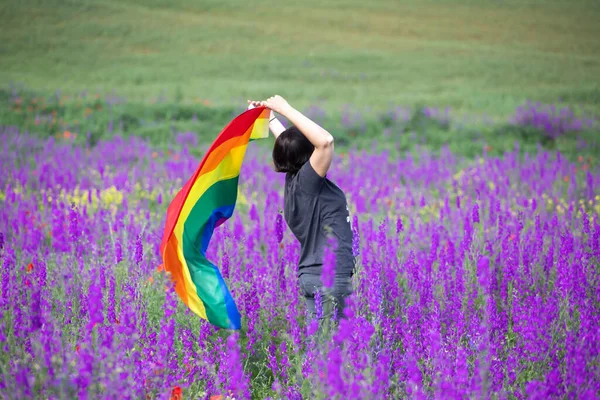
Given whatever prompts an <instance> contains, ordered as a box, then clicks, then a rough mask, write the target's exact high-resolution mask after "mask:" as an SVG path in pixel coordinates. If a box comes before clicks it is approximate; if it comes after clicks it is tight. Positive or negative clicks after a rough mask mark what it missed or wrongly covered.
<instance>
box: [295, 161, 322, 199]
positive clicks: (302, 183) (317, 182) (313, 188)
mask: <svg viewBox="0 0 600 400" xmlns="http://www.w3.org/2000/svg"><path fill="white" fill-rule="evenodd" d="M323 182H325V178H324V177H322V176H321V175H319V174H317V172H316V171H315V170H314V168H313V167H312V165H310V161H307V162H306V163H304V165H303V166H302V167H301V168H300V171H298V185H299V188H300V190H302V191H304V192H306V193H309V194H319V192H320V191H321V187H322V186H323Z"/></svg>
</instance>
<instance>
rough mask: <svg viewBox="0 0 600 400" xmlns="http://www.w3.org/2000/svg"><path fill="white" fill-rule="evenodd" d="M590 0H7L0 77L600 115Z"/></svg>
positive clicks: (147, 91)
mask: <svg viewBox="0 0 600 400" xmlns="http://www.w3.org/2000/svg"><path fill="white" fill-rule="evenodd" d="M598 21H600V3H598V2H597V1H596V0H572V1H558V0H544V1H542V0H538V1H534V0H524V1H516V0H494V1H491V0H489V1H488V0H480V1H475V0H438V1H433V0H402V1H399V0H377V1H372V2H365V1H359V0H330V1H316V0H306V1H302V2H291V1H274V0H264V1H261V2H251V1H241V0H233V1H231V0H202V1H191V0H171V1H169V2H164V1H158V0H104V1H89V0H88V1H86V0H79V1H75V0H32V1H28V2H20V1H16V0H4V1H3V2H2V4H1V5H0V26H2V28H1V29H0V85H5V84H8V83H9V82H20V83H23V84H25V85H27V86H29V87H34V88H39V89H42V90H55V89H57V88H60V89H61V90H62V91H63V92H65V93H76V92H79V91H81V90H84V89H88V90H90V91H96V90H98V89H100V90H103V91H105V92H109V91H112V90H113V89H114V90H116V91H117V92H118V93H119V94H121V95H126V96H128V98H129V99H130V100H133V101H135V102H138V103H142V104H144V103H148V102H150V101H151V99H152V98H156V97H157V96H158V95H159V94H160V93H161V92H163V93H165V94H166V95H167V96H169V97H171V98H174V97H180V98H182V99H183V101H184V102H189V103H191V102H193V101H194V100H196V99H198V98H200V99H209V100H211V101H212V102H213V104H215V105H217V106H225V105H227V106H231V105H232V104H235V103H236V102H237V103H241V102H243V101H245V100H246V98H262V97H265V96H267V95H271V94H274V93H279V94H281V95H284V96H285V97H287V98H288V99H289V100H290V102H291V103H292V104H296V105H298V106H301V107H303V106H306V105H307V104H309V103H312V102H314V101H315V100H323V101H325V103H324V104H325V108H326V109H327V110H337V109H339V107H340V106H341V105H343V104H346V103H349V104H353V105H358V106H364V107H371V108H373V109H375V110H381V109H384V108H385V107H387V106H389V105H390V104H406V105H411V104H416V103H421V104H427V105H431V106H435V105H438V106H450V107H452V108H453V109H455V110H456V111H457V112H468V113H472V112H486V113H488V114H491V115H494V116H505V115H507V114H509V113H511V112H512V111H513V110H514V108H515V107H516V106H517V105H518V104H520V103H522V102H523V101H524V100H525V99H534V100H539V101H542V102H555V101H556V100H557V99H558V98H563V99H564V101H565V102H566V103H568V104H571V105H577V106H578V107H580V108H582V109H587V110H591V111H594V112H597V111H600V83H599V80H598V77H599V76H600V40H598V38H599V37H600V24H599V23H598Z"/></svg>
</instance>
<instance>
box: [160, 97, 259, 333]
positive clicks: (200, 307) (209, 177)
mask: <svg viewBox="0 0 600 400" xmlns="http://www.w3.org/2000/svg"><path fill="white" fill-rule="evenodd" d="M269 112H270V111H269V110H268V109H266V108H265V107H257V108H253V109H251V110H247V111H245V112H244V113H242V114H240V115H239V116H237V117H236V118H234V119H233V120H232V121H231V122H230V123H229V124H228V125H227V126H226V127H225V129H223V131H222V132H221V133H220V134H219V135H218V136H217V138H216V139H215V141H214V142H213V144H212V145H211V147H210V148H209V150H208V151H207V152H206V154H205V155H204V158H203V159H202V161H201V162H200V165H199V166H198V168H197V169H196V172H195V173H194V174H193V176H192V177H191V178H190V179H189V180H188V181H187V182H186V184H185V185H184V186H183V188H182V189H181V190H180V191H179V192H178V193H177V195H176V196H175V198H174V199H173V201H172V202H171V204H170V205H169V207H168V209H167V218H166V223H165V231H164V234H163V239H162V242H161V245H160V252H161V255H162V259H163V265H164V269H165V271H168V272H170V274H171V277H172V279H173V281H174V282H175V291H176V292H177V294H178V295H179V297H180V298H181V300H182V301H183V302H184V303H185V304H186V305H187V306H188V307H189V308H190V309H191V310H192V311H193V312H194V313H196V314H197V315H199V316H200V317H201V318H204V319H206V320H208V321H209V322H210V323H211V324H213V325H216V326H219V327H221V328H228V329H239V328H240V325H241V322H240V313H239V311H238V309H237V306H236V304H235V301H234V300H233V298H232V297H231V293H230V292H229V288H228V287H227V284H226V283H225V281H224V280H223V277H222V276H221V272H220V271H219V268H218V267H217V266H216V265H215V264H213V263H212V262H211V261H209V260H208V259H207V258H206V250H207V249H208V246H209V243H210V239H211V237H212V234H213V231H214V229H215V228H216V227H217V226H219V225H221V224H222V223H223V222H225V221H226V220H227V219H228V218H230V217H231V216H232V214H233V210H234V208H235V203H236V200H237V194H238V179H239V175H240V170H241V167H242V163H243V161H244V155H245V153H246V148H247V147H248V143H249V141H250V140H255V139H260V138H265V137H267V136H268V133H269V119H268V118H269Z"/></svg>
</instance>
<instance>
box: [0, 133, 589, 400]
mask: <svg viewBox="0 0 600 400" xmlns="http://www.w3.org/2000/svg"><path fill="white" fill-rule="evenodd" d="M193 139H194V138H190V137H180V138H179V141H177V139H175V138H174V140H173V143H183V144H176V145H174V147H172V148H171V149H170V150H168V151H167V150H164V149H155V148H152V147H151V146H150V145H149V144H148V143H147V142H144V141H142V140H141V139H139V138H127V139H125V138H120V137H114V138H112V139H110V140H105V141H100V142H99V143H98V144H97V146H95V147H94V148H89V149H88V148H83V147H80V146H76V145H74V144H73V143H72V139H69V138H66V139H65V138H61V139H57V138H54V137H52V138H49V139H45V140H42V139H39V138H36V137H33V136H29V135H27V134H22V133H20V132H19V131H18V130H16V129H14V128H2V129H1V130H0V142H1V143H2V150H1V152H0V167H1V169H2V171H3V172H2V174H0V260H1V261H0V265H1V268H0V270H1V271H0V274H1V288H0V291H1V297H0V346H1V349H0V393H2V396H0V397H2V398H15V399H17V398H18V399H22V398H44V399H58V398H82V399H85V398H89V399H100V398H101V399H104V398H106V399H115V398H119V399H145V398H148V399H176V398H181V396H183V398H185V399H188V398H191V399H196V398H213V399H217V398H221V399H225V398H235V399H247V398H272V399H280V398H282V399H300V398H316V399H330V398H337V399H380V398H381V399H384V398H390V399H396V398H416V399H429V398H498V399H503V398H518V399H523V398H530V399H543V398H573V399H575V398H581V399H584V398H585V399H591V398H598V397H600V291H599V290H598V287H599V285H600V221H599V217H600V196H599V194H600V173H599V172H598V170H597V168H592V169H589V168H585V169H584V168H581V166H580V165H577V163H573V162H571V161H568V160H567V159H565V158H564V157H561V155H560V154H557V153H548V152H545V151H543V150H540V151H539V152H538V153H537V154H529V155H525V156H524V157H523V156H519V152H518V151H517V150H515V152H513V153H507V154H505V155H504V156H503V157H501V158H493V157H489V156H485V155H483V154H482V156H481V157H480V158H478V159H476V160H474V161H473V160H470V161H469V160H466V159H462V158H460V157H457V156H455V155H453V154H451V153H450V152H449V151H447V150H446V151H444V150H442V152H441V155H440V156H434V155H432V154H429V153H426V152H423V153H421V154H419V155H418V157H417V156H414V157H413V158H403V159H393V158H392V157H390V156H389V155H388V154H385V153H381V154H368V153H360V152H350V153H345V154H337V156H336V159H335V161H334V165H333V167H332V171H331V174H330V175H331V176H330V177H331V179H332V180H333V181H334V182H335V183H337V184H338V185H339V186H340V187H341V188H342V189H343V190H345V191H346V193H347V195H348V201H349V204H350V209H351V214H352V216H353V229H354V232H355V243H354V245H355V246H354V247H355V251H356V253H357V259H358V273H357V275H356V276H355V282H354V284H355V294H354V295H353V296H352V298H351V301H349V305H348V310H347V315H348V316H349V319H348V320H344V321H341V324H340V329H339V331H338V332H337V333H336V334H335V336H334V338H333V340H332V342H331V343H329V344H328V345H327V349H326V350H323V351H316V350H315V349H316V348H315V347H314V346H313V345H312V342H311V334H312V333H313V332H314V331H315V328H316V326H315V325H314V324H312V323H307V320H306V317H305V305H304V302H303V299H302V298H301V297H299V289H298V284H297V278H296V261H297V258H298V255H299V245H298V244H297V243H296V242H295V239H294V238H293V236H292V234H291V232H290V231H289V230H288V229H287V228H286V227H285V226H282V223H283V222H282V219H281V218H280V217H279V212H280V209H281V208H282V207H283V197H282V196H283V189H282V184H283V180H284V177H283V176H282V175H277V174H276V173H274V172H272V169H271V166H270V159H269V157H268V154H267V153H264V152H262V151H261V150H260V147H258V146H250V147H251V149H250V150H249V153H248V155H247V160H246V162H245V164H244V166H243V169H242V175H241V178H240V182H241V192H240V196H239V198H238V206H237V208H236V213H235V214H234V217H233V218H232V219H231V220H229V221H228V222H227V223H225V224H224V225H223V226H221V227H220V228H218V229H217V230H216V232H215V236H214V237H213V239H212V242H211V246H209V259H211V260H214V261H215V262H217V263H218V265H219V266H220V268H221V271H222V273H223V275H224V276H225V278H226V280H227V281H228V283H229V285H230V288H231V291H232V294H233V297H234V298H235V299H236V302H237V304H238V307H239V309H240V312H241V314H242V324H243V328H242V330H241V331H239V332H233V333H232V332H229V331H224V330H217V329H215V328H213V327H212V326H211V325H209V324H208V323H206V321H204V320H200V319H199V318H198V317H197V316H196V315H194V314H192V313H191V312H189V311H188V310H187V308H186V307H185V306H184V305H183V304H182V303H181V301H180V300H179V299H178V298H177V296H176V294H175V292H174V290H173V289H172V287H171V285H170V283H169V282H170V281H169V278H168V277H167V276H165V273H164V272H163V271H162V270H161V266H160V265H161V260H160V257H159V252H158V245H159V242H160V239H161V235H162V229H163V220H164V216H165V211H166V207H167V205H168V203H169V202H170V200H171V199H172V197H173V196H174V194H175V191H176V190H178V189H179V188H180V187H181V186H182V184H183V183H184V181H185V180H186V179H187V178H188V177H189V176H190V174H191V173H192V172H193V171H194V169H195V168H196V166H197V164H198V162H199V161H200V160H199V159H198V158H197V157H193V156H192V155H190V154H189V153H188V152H187V151H186V148H189V147H190V146H197V143H196V142H194V140H193ZM282 231H283V234H282ZM181 393H182V394H181Z"/></svg>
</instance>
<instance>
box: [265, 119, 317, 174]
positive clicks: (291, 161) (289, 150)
mask: <svg viewBox="0 0 600 400" xmlns="http://www.w3.org/2000/svg"><path fill="white" fill-rule="evenodd" d="M314 149H315V146H313V145H312V143H311V142H309V140H308V139H307V138H306V136H304V135H303V134H302V132H300V130H299V129H298V128H296V127H295V126H291V127H289V128H287V129H286V130H285V131H283V132H281V134H280V135H279V136H278V137H277V139H276V140H275V146H274V147H273V163H274V164H275V171H277V172H286V173H292V174H295V173H296V172H298V171H299V170H300V168H301V167H302V166H303V165H304V164H305V163H306V162H307V161H308V159H309V158H310V156H311V154H312V153H313V151H314Z"/></svg>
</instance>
